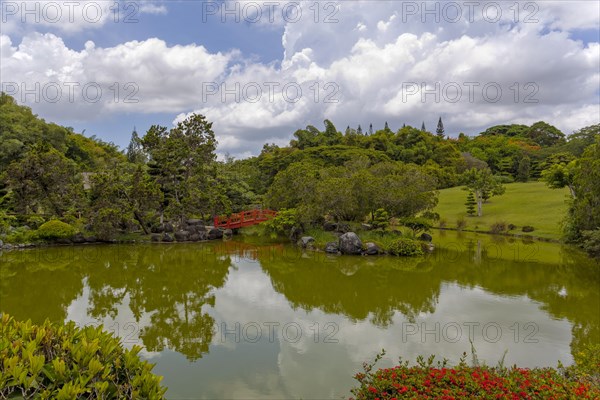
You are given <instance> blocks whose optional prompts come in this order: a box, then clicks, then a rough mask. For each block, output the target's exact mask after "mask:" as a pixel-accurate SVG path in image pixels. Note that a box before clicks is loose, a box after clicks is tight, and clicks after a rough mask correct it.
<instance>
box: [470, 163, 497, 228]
mask: <svg viewBox="0 0 600 400" xmlns="http://www.w3.org/2000/svg"><path fill="white" fill-rule="evenodd" d="M463 179H464V182H465V186H466V187H467V189H469V190H471V191H473V193H474V194H475V200H476V201H477V216H479V217H481V216H482V215H483V209H482V204H483V200H484V198H483V195H484V193H486V192H487V193H488V194H489V196H499V195H502V194H503V193H504V191H505V188H504V186H502V184H501V183H500V182H499V181H498V180H497V179H496V178H495V177H494V175H492V171H491V170H490V169H489V168H485V169H477V168H471V169H469V170H467V171H465V173H464V174H463Z"/></svg>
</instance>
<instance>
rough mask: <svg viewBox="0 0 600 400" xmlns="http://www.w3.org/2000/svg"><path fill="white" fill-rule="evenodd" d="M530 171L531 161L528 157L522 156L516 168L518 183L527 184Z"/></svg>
mask: <svg viewBox="0 0 600 400" xmlns="http://www.w3.org/2000/svg"><path fill="white" fill-rule="evenodd" d="M530 169H531V159H530V158H529V157H528V156H524V157H523V158H521V160H519V166H518V167H517V180H518V181H520V182H527V181H528V180H529V171H530Z"/></svg>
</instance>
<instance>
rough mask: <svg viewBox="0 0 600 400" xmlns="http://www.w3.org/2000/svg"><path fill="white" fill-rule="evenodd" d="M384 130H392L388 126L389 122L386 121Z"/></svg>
mask: <svg viewBox="0 0 600 400" xmlns="http://www.w3.org/2000/svg"><path fill="white" fill-rule="evenodd" d="M383 129H385V130H386V131H389V130H390V127H389V126H388V123H387V121H385V126H384V128H383Z"/></svg>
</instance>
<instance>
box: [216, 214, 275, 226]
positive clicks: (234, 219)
mask: <svg viewBox="0 0 600 400" xmlns="http://www.w3.org/2000/svg"><path fill="white" fill-rule="evenodd" d="M276 215H277V211H273V210H250V211H242V212H240V213H236V214H231V215H230V216H229V217H219V216H217V217H215V219H214V227H215V228H226V229H236V228H241V227H243V226H251V225H256V224H260V223H261V222H264V221H267V220H270V219H271V218H273V217H275V216H276Z"/></svg>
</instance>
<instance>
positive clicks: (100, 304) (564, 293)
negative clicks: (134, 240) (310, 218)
mask: <svg viewBox="0 0 600 400" xmlns="http://www.w3.org/2000/svg"><path fill="white" fill-rule="evenodd" d="M252 241H253V239H252V238H246V239H243V238H237V239H236V240H233V241H227V242H212V243H201V244H200V243H195V244H191V243H190V244H172V245H167V244H152V245H151V244H148V245H104V246H91V245H90V246H81V247H54V248H39V249H32V250H26V251H13V252H5V253H2V254H0V311H2V312H6V313H9V314H11V315H13V316H14V317H15V318H17V319H32V320H33V321H35V322H42V321H43V320H44V319H46V318H49V319H50V320H52V321H57V322H63V321H67V320H73V321H76V322H77V323H78V324H81V325H87V324H104V326H105V329H107V330H110V331H112V332H114V334H115V335H118V336H120V337H121V339H122V341H123V342H124V344H125V345H126V346H133V345H135V344H137V345H140V346H142V347H143V349H144V350H143V351H142V353H141V354H142V356H143V357H144V358H146V359H148V360H150V361H151V362H153V363H155V364H156V367H155V369H154V371H155V372H156V373H157V374H160V375H163V376H164V380H163V382H164V384H165V385H166V386H168V388H169V389H168V391H167V396H168V398H171V399H200V398H211V399H212V398H227V399H236V398H244V399H248V398H260V399H263V398H303V399H317V398H318V399H324V398H341V397H346V398H347V397H348V396H349V395H350V393H349V390H350V388H351V387H353V385H354V380H353V379H352V376H353V375H354V374H355V373H356V372H358V371H360V370H361V365H362V363H363V362H364V361H371V360H372V359H373V358H374V356H375V354H376V353H377V352H378V351H380V350H381V349H382V348H384V349H385V350H386V352H387V354H386V356H385V357H384V359H383V360H382V361H381V362H380V364H378V366H389V365H392V363H394V362H396V361H397V359H398V356H402V357H403V359H410V360H412V361H414V359H415V358H416V357H417V356H418V355H424V356H428V355H430V354H436V355H438V356H440V357H446V358H448V359H450V360H451V361H457V360H458V359H459V357H460V356H461V355H462V353H463V352H467V353H469V354H470V343H469V339H471V340H472V341H473V344H474V346H475V348H476V350H477V353H478V356H479V359H480V360H484V361H486V362H487V363H488V364H496V363H497V362H498V360H499V359H500V358H501V357H502V355H503V353H504V352H505V351H506V350H507V351H508V353H507V355H506V359H505V363H506V364H508V365H512V364H513V363H516V364H517V365H519V366H524V367H535V366H556V364H557V362H558V361H559V360H560V361H561V362H563V363H564V364H570V363H572V360H573V358H572V354H573V352H575V351H577V349H578V348H580V346H581V345H582V344H584V343H589V342H595V343H597V342H599V341H600V294H599V287H600V267H599V265H598V264H597V263H596V262H594V261H592V260H590V259H589V258H587V257H585V256H584V255H583V254H581V253H580V252H578V251H575V250H573V249H571V248H568V247H564V246H560V245H558V244H552V243H543V242H523V241H521V240H512V239H511V240H509V239H507V238H503V237H494V236H489V235H476V234H460V233H456V232H443V231H442V232H435V233H434V242H435V243H436V246H437V247H436V250H435V252H434V253H433V254H431V255H429V256H427V257H424V258H394V257H350V256H348V257H329V256H327V255H325V254H323V253H312V252H309V253H303V252H302V251H300V250H298V249H296V248H294V247H291V246H288V245H283V244H272V243H271V244H269V243H252ZM254 241H256V239H254Z"/></svg>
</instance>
